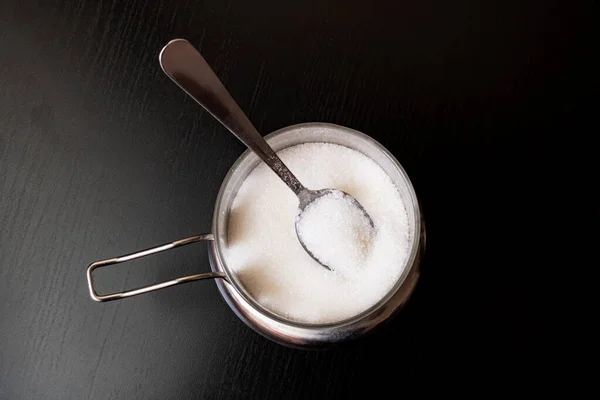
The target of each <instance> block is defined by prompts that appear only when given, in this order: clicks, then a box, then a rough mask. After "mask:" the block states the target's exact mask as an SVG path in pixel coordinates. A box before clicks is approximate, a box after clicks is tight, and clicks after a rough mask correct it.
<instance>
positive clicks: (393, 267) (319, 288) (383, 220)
mask: <svg viewBox="0 0 600 400" xmlns="http://www.w3.org/2000/svg"><path fill="white" fill-rule="evenodd" d="M278 155H279V156H280V157H281V158H282V160H283V161H284V162H285V163H286V164H287V165H288V167H289V168H290V170H291V171H292V172H293V173H294V174H295V175H296V176H297V177H298V179H299V180H300V181H301V182H303V183H304V184H305V185H306V186H307V187H308V188H311V189H324V188H334V189H339V190H342V191H344V192H346V193H348V194H350V195H351V196H353V197H354V198H355V199H356V200H358V202H359V203H360V204H361V205H362V206H363V207H364V208H365V210H366V211H367V213H368V214H369V216H370V217H371V219H372V220H373V223H374V225H375V227H376V229H375V232H374V234H373V237H369V235H368V234H365V231H364V228H365V227H364V225H363V226H361V220H360V218H359V217H357V216H356V215H354V214H352V210H351V209H347V208H345V207H347V204H346V205H344V204H343V203H342V204H339V203H340V202H339V200H336V199H326V198H324V199H323V200H328V201H326V202H325V203H323V204H321V205H320V207H322V208H324V209H325V211H327V210H328V211H329V214H330V215H329V216H328V217H327V219H328V221H329V223H331V224H332V226H329V225H328V226H324V225H323V224H320V226H321V228H322V231H320V232H319V231H316V232H309V231H306V232H305V235H307V237H308V236H310V237H311V239H308V240H315V241H319V242H321V243H320V244H317V246H319V248H320V249H321V250H323V249H324V246H330V248H332V249H333V250H331V251H329V250H327V251H326V250H323V251H324V252H325V253H327V254H328V256H331V255H335V254H337V255H338V257H339V259H337V260H336V261H335V262H336V263H337V264H336V266H337V268H335V270H334V271H328V270H326V269H325V268H323V267H322V266H321V265H320V264H319V263H317V262H316V261H315V260H313V259H312V258H311V257H310V256H309V255H308V254H307V253H306V251H305V250H304V249H303V248H302V246H301V245H300V243H299V241H298V237H297V235H296V230H295V218H296V214H297V211H298V199H297V197H296V196H295V195H294V193H293V192H292V191H291V190H290V189H289V188H288V187H287V186H286V185H285V184H284V183H283V182H282V181H280V180H279V178H278V177H277V176H276V175H275V173H273V172H272V171H271V170H270V169H269V168H268V167H267V166H266V165H265V164H264V163H261V164H259V165H258V166H257V167H256V168H255V169H254V170H253V171H252V172H251V173H250V175H249V176H248V177H247V178H246V180H245V181H244V183H243V184H242V186H241V187H240V189H239V190H238V193H237V194H236V197H235V199H234V201H233V204H232V209H231V214H230V217H229V222H228V233H227V246H226V249H225V252H224V257H225V261H226V263H227V265H228V267H229V268H230V269H231V270H232V272H233V273H234V274H235V275H236V277H237V279H238V280H239V281H240V283H241V284H242V285H243V286H244V288H245V289H246V290H247V291H248V292H249V294H250V295H251V296H252V297H253V298H254V299H255V300H256V301H257V302H259V303H260V304H261V305H262V306H263V307H265V308H267V309H269V310H270V311H272V312H274V313H276V314H278V315H280V316H282V317H284V318H288V319H291V320H294V321H298V322H303V323H310V324H323V323H334V322H339V321H341V320H345V319H348V318H351V317H353V316H355V315H357V314H359V313H361V312H362V311H365V310H366V309H368V308H369V307H371V306H373V305H374V304H375V303H377V302H378V301H379V300H380V299H381V298H382V297H383V296H384V295H385V294H386V293H387V292H389V290H390V289H391V288H392V287H393V286H394V284H395V283H396V282H397V280H398V278H399V277H400V275H401V273H402V271H403V268H404V267H405V262H406V258H407V255H408V250H407V249H408V241H409V228H408V217H407V213H406V208H405V206H404V203H403V201H402V198H401V197H400V194H399V193H398V190H397V188H396V187H395V186H394V184H393V182H392V181H391V179H390V178H389V177H388V176H387V174H386V173H385V172H384V171H383V170H382V169H381V167H379V166H378V165H377V164H376V163H375V162H374V161H373V160H371V159H370V158H368V157H366V156H365V155H363V154H362V153H360V152H358V151H355V150H352V149H350V148H347V147H344V146H340V145H335V144H329V143H306V144H301V145H296V146H292V147H289V148H286V149H284V150H282V151H280V152H278ZM331 201H333V202H334V203H336V202H337V204H333V203H331ZM316 211H317V212H316V213H314V214H313V217H314V216H318V215H319V212H318V211H319V210H316ZM321 211H323V209H322V210H321ZM344 218H348V219H349V220H350V223H348V220H344ZM306 222H310V221H308V220H307V221H306ZM313 223H316V224H318V222H314V221H313ZM336 224H337V225H338V227H339V226H342V227H345V228H348V229H349V231H347V232H346V234H344V233H339V232H338V233H334V232H332V231H331V230H332V229H335V227H334V226H333V225H336ZM340 234H341V235H342V236H341V237H342V238H343V239H344V243H340V242H339V238H340V236H339V235H340ZM336 235H337V239H338V243H336V242H335V241H336V239H335V238H336ZM352 235H356V236H355V237H354V238H355V239H356V241H355V242H352V240H353V239H352V240H350V239H351V238H352ZM348 238H350V239H348ZM336 245H337V246H338V248H337V249H336V248H335V247H336ZM344 252H345V254H342V253H344Z"/></svg>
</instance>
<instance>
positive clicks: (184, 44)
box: [158, 39, 306, 196]
mask: <svg viewBox="0 0 600 400" xmlns="http://www.w3.org/2000/svg"><path fill="white" fill-rule="evenodd" d="M158 58H159V61H160V65H161V67H162V69H163V71H164V72H165V74H167V75H168V76H169V78H171V79H172V80H173V82H175V83H176V84H177V85H178V86H179V87H180V88H181V89H183V90H184V91H185V92H186V93H187V94H188V95H190V97H192V98H193V99H194V100H196V101H197V102H198V104H200V105H201V106H202V107H204V108H205V109H206V111H208V112H209V113H211V114H212V116H213V117H215V118H216V119H217V120H218V121H219V122H220V123H221V124H222V125H223V126H224V127H226V128H227V129H229V131H230V132H231V133H233V134H234V135H235V136H236V137H237V138H238V139H240V140H241V141H242V143H244V144H245V145H246V146H248V148H249V149H251V150H252V151H254V153H256V155H258V156H259V157H260V158H261V160H263V161H264V162H265V163H266V164H267V165H268V166H269V167H270V168H271V169H272V170H273V171H274V172H275V173H276V174H277V175H278V176H279V177H280V178H281V179H282V180H283V181H284V182H285V183H286V184H287V185H288V186H289V187H290V189H292V191H293V192H294V193H296V195H298V196H299V195H300V193H302V192H304V191H305V190H306V188H305V187H304V186H303V185H302V183H300V181H298V179H297V178H296V177H295V176H294V174H293V173H292V172H291V171H290V170H289V169H288V168H287V166H286V165H285V164H284V163H283V161H281V159H280V158H279V157H278V156H277V154H275V151H273V149H272V148H271V146H269V144H268V143H267V142H266V140H265V139H263V137H262V136H261V134H260V133H259V132H258V131H257V130H256V128H255V127H254V125H252V122H250V120H249V119H248V117H247V116H246V114H244V112H243V111H242V110H241V108H240V107H239V106H238V105H237V103H236V102H235V100H234V99H233V97H231V94H229V92H228V91H227V89H225V86H223V83H221V81H220V80H219V78H218V77H217V75H215V73H214V71H213V70H212V68H211V67H210V66H209V65H208V63H207V62H206V60H204V58H203V57H202V55H200V53H199V52H198V51H197V50H196V49H195V48H194V46H192V45H191V44H190V43H189V42H188V41H187V40H184V39H175V40H171V41H170V42H169V43H167V45H166V46H165V47H164V48H163V49H162V51H161V52H160V55H159V57H158Z"/></svg>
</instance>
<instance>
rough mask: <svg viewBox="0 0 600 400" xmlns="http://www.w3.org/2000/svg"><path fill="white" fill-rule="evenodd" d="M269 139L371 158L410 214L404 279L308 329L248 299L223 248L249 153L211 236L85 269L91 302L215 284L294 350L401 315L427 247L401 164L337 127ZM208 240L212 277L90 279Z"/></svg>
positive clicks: (221, 199)
mask: <svg viewBox="0 0 600 400" xmlns="http://www.w3.org/2000/svg"><path fill="white" fill-rule="evenodd" d="M265 139H266V140H267V141H268V142H269V144H270V145H271V147H273V149H274V150H275V151H279V150H282V149H284V148H286V147H290V146H294V145H297V144H301V143H310V142H321V143H322V142H326V143H334V144H339V145H342V146H346V147H349V148H351V149H354V150H357V151H359V152H361V153H363V154H365V155H366V156H368V157H369V158H371V159H372V160H373V161H375V162H376V163H377V164H378V165H379V166H380V167H381V168H382V169H383V170H384V171H385V172H386V173H387V174H388V176H389V177H390V178H391V179H392V181H393V182H394V184H395V185H396V187H397V188H398V191H399V192H400V195H401V197H402V199H403V201H404V204H405V205H406V208H407V212H408V221H409V227H410V230H409V232H410V240H409V255H408V257H407V261H406V265H405V268H404V270H403V272H402V274H401V276H400V278H399V279H398V281H397V282H396V284H395V285H394V286H393V288H392V289H391V290H390V291H389V292H388V293H387V294H385V295H384V296H383V298H382V299H381V300H380V301H379V302H377V303H376V304H375V305H373V306H372V307H370V308H369V309H367V310H365V311H364V312H362V313H360V314H358V315H356V316H354V317H352V318H350V319H347V320H344V321H340V322H336V323H332V324H305V323H298V322H295V321H292V320H289V319H286V318H283V317H281V316H278V315H276V314H274V313H273V312H271V311H269V310H267V309H265V308H264V307H263V306H261V305H260V304H259V303H257V302H256V301H255V300H254V299H253V298H252V296H250V294H249V293H248V292H247V291H246V289H245V288H244V287H243V285H242V284H241V283H240V281H239V280H238V278H237V277H236V276H235V274H234V273H233V272H232V271H231V269H230V268H229V267H228V266H227V263H226V260H225V258H224V256H223V249H224V247H225V246H226V243H227V223H228V219H229V211H230V209H231V204H232V203H233V200H234V198H235V195H236V193H237V191H238V189H239V188H240V186H241V185H242V183H243V182H244V180H245V179H246V177H247V176H248V175H249V174H250V172H252V170H253V169H254V168H255V167H256V166H257V165H258V164H259V162H260V160H259V159H258V157H257V156H256V155H255V154H254V153H252V152H251V151H246V152H245V153H244V154H242V155H241V156H240V158H239V159H238V160H237V161H236V162H235V164H233V166H232V167H231V169H230V170H229V172H228V173H227V176H226V177H225V179H224V180H223V183H222V185H221V189H220V190H219V194H218V196H217V200H216V204H215V209H214V214H213V220H212V233H211V234H205V235H198V236H192V237H189V238H185V239H181V240H178V241H175V242H172V243H167V244H164V245H162V246H158V247H154V248H151V249H148V250H144V251H140V252H137V253H133V254H129V255H126V256H122V257H116V258H111V259H107V260H102V261H97V262H94V263H92V264H90V266H89V267H88V270H87V278H88V286H89V290H90V296H91V297H92V299H94V300H95V301H100V302H101V301H110V300H118V299H122V298H125V297H130V296H135V295H138V294H142V293H146V292H150V291H153V290H158V289H162V288H165V287H169V286H173V285H178V284H180V283H185V282H191V281H195V280H200V279H215V280H216V283H217V286H218V288H219V291H220V292H221V295H222V296H223V298H224V299H225V301H226V302H227V304H229V306H230V307H231V309H232V310H233V311H234V312H235V313H236V315H237V316H238V317H239V318H240V319H241V320H242V321H244V322H245V323H246V324H247V325H248V326H250V327H251V328H252V329H254V330H255V331H256V332H258V333H260V334H262V335H264V336H265V337H267V338H269V339H271V340H273V341H275V342H278V343H281V344H284V345H288V346H294V347H322V346H327V345H329V344H333V343H338V342H342V341H346V340H349V339H353V338H357V337H360V336H362V335H364V334H365V333H367V332H369V331H371V330H373V329H374V328H376V327H377V326H379V325H381V324H382V323H383V322H384V321H386V320H388V319H389V318H390V317H391V316H392V315H394V314H395V313H396V312H397V311H399V310H400V309H401V308H402V306H403V305H404V304H405V303H406V301H407V300H408V298H409V297H410V295H411V293H412V292H413V290H414V288H415V285H416V283H417V280H418V277H419V264H420V257H421V255H422V252H423V250H424V247H425V226H424V223H423V220H422V217H421V211H420V208H419V203H418V200H417V197H416V194H415V191H414V188H413V186H412V184H411V182H410V180H409V178H408V175H407V174H406V172H405V171H404V169H403V168H402V166H401V165H400V163H399V162H398V160H396V159H395V158H394V156H393V155H392V154H390V153H389V152H388V151H387V150H386V149H385V148H384V147H383V146H382V145H381V144H379V143H378V142H376V141H375V140H373V139H372V138H370V137H369V136H367V135H365V134H363V133H360V132H358V131H355V130H352V129H349V128H345V127H342V126H338V125H333V124H326V123H306V124H299V125H292V126H289V127H286V128H282V129H279V130H278V131H276V132H273V133H271V134H269V135H267V136H266V137H265ZM204 240H206V241H208V247H209V259H210V265H211V269H212V271H211V272H207V273H202V274H196V275H190V276H186V277H182V278H178V279H174V280H171V281H168V282H162V283H158V284H155V285H151V286H146V287H142V288H139V289H135V290H130V291H126V292H121V293H113V294H107V295H99V294H97V293H96V290H95V288H94V280H93V276H92V272H93V271H94V270H95V269H96V268H100V267H104V266H107V265H112V264H117V263H121V262H125V261H130V260H133V259H136V258H140V257H144V256H148V255H151V254H155V253H158V252H161V251H165V250H169V249H172V248H174V247H179V246H184V245H186V244H190V243H195V242H198V241H204Z"/></svg>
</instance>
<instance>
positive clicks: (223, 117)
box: [158, 39, 374, 270]
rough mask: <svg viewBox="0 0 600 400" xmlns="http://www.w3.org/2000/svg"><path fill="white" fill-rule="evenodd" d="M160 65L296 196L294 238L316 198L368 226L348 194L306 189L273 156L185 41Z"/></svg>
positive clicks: (167, 51) (164, 54)
mask: <svg viewBox="0 0 600 400" xmlns="http://www.w3.org/2000/svg"><path fill="white" fill-rule="evenodd" d="M158 58H159V61H160V65H161V67H162V69H163V71H164V72H165V74H167V75H168V76H169V77H170V78H171V79H172V80H173V81H174V82H175V83H176V84H177V85H178V86H179V87H180V88H181V89H183V90H184V91H185V92H186V93H187V94H188V95H190V96H191V97H192V98H193V99H194V100H196V101H197V102H198V104H200V105H201V106H202V107H204V108H205V109H206V111H208V112H209V113H211V114H212V116H213V117H215V118H216V119H217V120H218V121H219V122H220V123H221V124H222V125H223V126H224V127H225V128H227V129H229V131H231V133H233V134H234V135H235V136H236V137H237V138H238V139H240V140H241V141H242V143H244V144H245V145H246V146H247V147H248V148H249V149H250V150H252V151H254V153H256V155H257V156H259V157H260V158H261V160H263V161H264V162H265V164H267V165H268V166H269V167H270V168H271V169H272V170H273V171H274V172H275V173H276V174H277V176H279V177H280V178H281V180H282V181H284V182H285V184H286V185H288V187H289V188H290V189H292V191H293V192H294V193H295V194H296V196H298V199H299V200H300V204H299V206H298V216H297V218H296V234H298V221H299V220H300V218H301V217H302V213H303V212H304V210H305V209H306V207H308V206H309V205H310V204H311V203H313V202H314V201H316V200H317V199H319V198H320V197H323V196H327V195H330V194H333V193H334V192H338V194H340V195H341V196H343V197H344V198H346V199H349V200H350V201H352V203H353V204H354V205H355V206H356V207H357V208H358V209H360V210H361V211H362V212H363V213H364V215H365V216H366V217H367V218H368V220H369V223H370V224H371V226H373V227H374V224H373V220H372V219H371V217H370V216H369V214H368V213H367V212H366V211H365V209H364V208H363V206H361V205H360V203H359V202H358V201H357V200H356V199H355V198H354V197H352V196H350V195H349V194H348V193H345V192H342V191H341V190H338V189H321V190H310V189H307V188H306V187H305V186H304V185H302V183H300V181H299V180H298V179H297V178H296V177H295V176H294V174H293V173H292V172H291V171H290V170H289V169H288V167H287V166H286V165H285V164H284V163H283V161H281V159H280V158H279V157H278V156H277V154H275V151H274V150H273V149H272V148H271V146H269V144H268V143H267V142H266V140H265V139H263V137H262V136H261V134H260V133H259V132H258V131H257V130H256V128H255V127H254V125H252V122H250V120H249V119H248V117H247V116H246V114H244V112H243V111H242V110H241V109H240V107H239V106H238V105H237V103H236V102H235V100H234V99H233V98H232V97H231V95H230V94H229V92H228V91H227V89H225V87H224V86H223V83H221V81H220V80H219V78H218V77H217V76H216V75H215V73H214V71H213V70H212V69H211V68H210V66H209V65H208V63H207V62H206V61H205V60H204V58H203V57H202V55H200V53H199V52H198V51H197V50H196V49H195V48H194V47H193V46H192V45H191V44H190V43H189V42H188V41H187V40H185V39H175V40H172V41H170V42H169V43H167V45H166V46H165V47H164V48H163V49H162V51H161V52H160V55H159V57H158ZM298 240H299V241H300V244H301V245H302V247H303V248H304V250H306V252H307V253H308V254H309V255H310V256H311V257H312V258H313V259H315V260H316V261H317V262H318V263H319V264H321V265H322V266H323V267H325V268H327V269H329V270H330V269H331V268H330V267H329V266H327V265H325V264H323V262H321V261H320V260H319V259H318V258H317V257H316V256H315V255H314V254H313V253H312V252H311V250H310V249H309V248H307V247H306V246H305V244H304V242H303V241H302V239H301V237H300V235H298Z"/></svg>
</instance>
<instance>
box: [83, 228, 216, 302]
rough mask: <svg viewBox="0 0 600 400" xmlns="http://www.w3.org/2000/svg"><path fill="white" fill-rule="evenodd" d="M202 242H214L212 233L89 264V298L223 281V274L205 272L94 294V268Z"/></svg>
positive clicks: (107, 298)
mask: <svg viewBox="0 0 600 400" xmlns="http://www.w3.org/2000/svg"><path fill="white" fill-rule="evenodd" d="M202 240H214V236H213V235H212V233H208V234H205V235H196V236H190V237H188V238H185V239H180V240H176V241H174V242H171V243H165V244H163V245H160V246H157V247H152V248H150V249H147V250H142V251H138V252H136V253H132V254H128V255H125V256H120V257H115V258H109V259H107V260H100V261H96V262H93V263H91V264H90V265H89V267H88V269H87V280H88V287H89V289H90V296H91V298H92V299H93V300H95V301H99V302H101V301H111V300H120V299H124V298H126V297H131V296H137V295H138V294H143V293H148V292H152V291H153V290H159V289H164V288H167V287H169V286H175V285H179V284H181V283H187V282H193V281H198V280H201V279H214V278H223V279H225V274H224V273H222V272H205V273H202V274H195V275H189V276H184V277H181V278H176V279H173V280H170V281H166V282H161V283H156V284H154V285H149V286H144V287H141V288H138V289H133V290H128V291H125V292H120V293H110V294H105V295H99V294H98V293H96V289H95V288H94V279H93V277H92V272H93V271H94V270H95V269H96V268H102V267H107V266H109V265H113V264H119V263H123V262H127V261H131V260H135V259H137V258H142V257H146V256H150V255H153V254H156V253H160V252H162V251H166V250H171V249H174V248H175V247H181V246H185V245H188V244H190V243H196V242H200V241H202Z"/></svg>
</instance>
